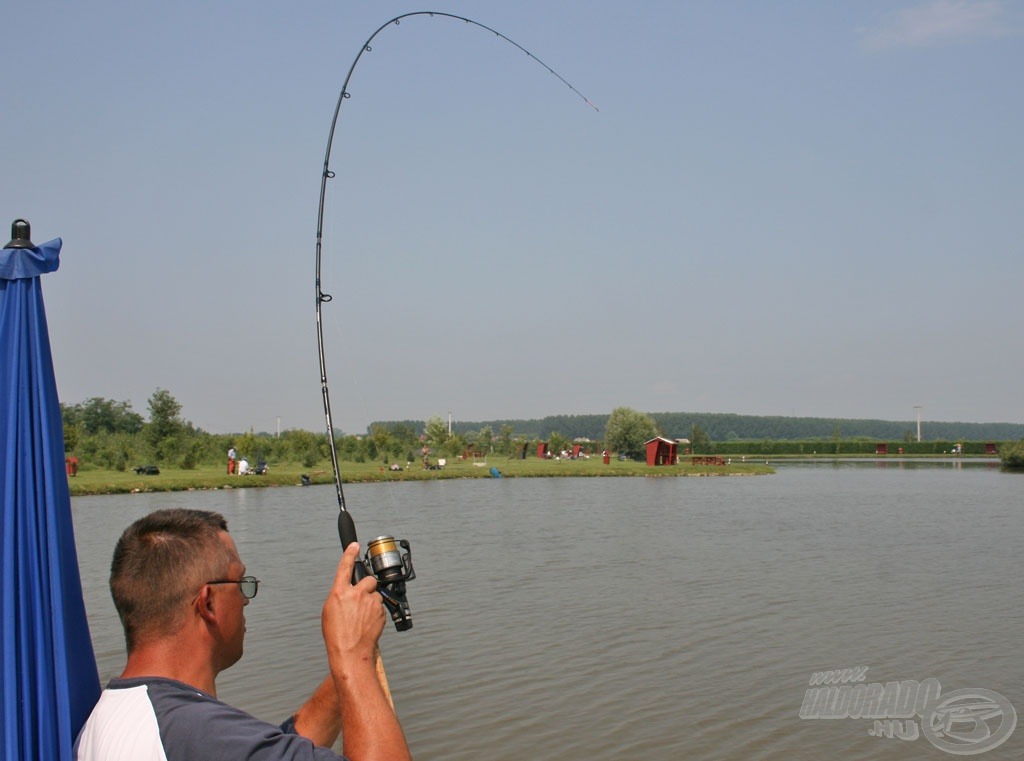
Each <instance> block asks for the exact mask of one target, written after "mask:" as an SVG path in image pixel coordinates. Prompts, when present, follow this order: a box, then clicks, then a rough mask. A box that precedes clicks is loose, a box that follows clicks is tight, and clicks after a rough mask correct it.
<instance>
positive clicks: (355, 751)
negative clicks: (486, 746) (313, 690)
mask: <svg viewBox="0 0 1024 761" xmlns="http://www.w3.org/2000/svg"><path fill="white" fill-rule="evenodd" d="M358 557H359V545H358V544H357V543H355V542H353V543H352V544H350V545H349V546H348V547H346V548H345V553H344V555H342V557H341V562H340V563H338V571H337V573H335V575H334V583H333V584H332V585H331V591H330V593H329V594H328V595H327V600H326V602H324V609H323V614H322V615H321V624H322V627H323V633H324V644H325V645H326V646H327V662H328V664H329V665H330V667H331V676H332V677H333V678H334V687H335V689H336V690H337V692H338V706H339V708H340V710H341V723H342V730H341V731H342V742H343V748H344V752H345V755H346V756H348V758H350V759H352V761H403V760H405V759H410V758H411V757H410V755H409V747H408V746H407V745H406V742H405V735H404V734H403V733H402V727H401V725H400V724H399V723H398V717H397V716H395V712H394V710H393V709H392V708H391V704H390V703H389V701H388V698H387V696H386V695H385V693H384V689H383V687H382V686H381V684H380V681H378V679H377V671H376V663H375V661H376V658H375V652H376V647H377V640H378V639H379V638H380V635H381V632H383V631H384V623H385V620H386V616H385V614H384V602H383V600H381V597H380V595H379V594H377V580H376V579H375V578H373V577H372V576H367V577H366V578H364V579H360V581H359V582H358V583H357V584H353V583H352V569H353V568H354V567H355V563H356V559H357V558H358Z"/></svg>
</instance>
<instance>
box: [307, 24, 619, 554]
mask: <svg viewBox="0 0 1024 761" xmlns="http://www.w3.org/2000/svg"><path fill="white" fill-rule="evenodd" d="M413 16H429V17H430V18H445V19H452V20H456V21H462V22H464V23H466V24H469V25H472V26H475V27H478V28H480V29H483V30H485V31H488V32H491V33H492V34H494V35H495V36H496V37H498V38H499V39H501V40H503V41H504V42H506V43H508V44H510V45H512V46H514V47H515V48H517V49H519V50H520V51H522V52H523V53H525V54H526V55H527V56H528V57H529V58H530V59H532V60H533V61H534V62H536V63H537V64H539V65H540V66H543V67H544V69H546V70H547V71H548V72H549V73H550V74H552V75H553V76H555V77H556V78H557V79H558V80H559V81H561V82H562V83H563V84H565V85H566V86H567V87H568V88H569V89H570V90H571V91H572V92H573V93H575V94H576V95H577V96H579V97H580V99H582V100H583V102H584V103H586V104H587V105H588V106H590V107H591V108H592V109H594V110H595V111H598V110H599V109H598V108H597V106H596V105H594V103H592V102H591V101H590V100H589V99H588V98H587V97H586V96H585V95H583V93H581V92H580V91H579V90H577V89H576V88H575V87H574V86H573V85H572V84H570V83H569V81H568V80H566V79H565V78H564V77H563V76H562V75H561V74H559V73H558V72H557V71H555V70H554V69H553V68H551V67H550V66H548V64H546V63H545V62H544V61H542V60H541V59H540V58H538V57H537V56H535V55H534V54H533V53H531V52H530V51H529V50H527V49H526V48H524V47H523V46H522V45H520V44H519V43H518V42H516V41H515V40H513V39H511V38H510V37H507V36H505V35H504V34H502V33H501V32H499V31H498V30H496V29H492V28H491V27H489V26H487V25H486V24H481V23H480V22H478V21H474V20H473V19H470V18H466V17H465V16H458V15H456V14H453V13H444V12H440V11H415V12H412V13H404V14H402V15H400V16H396V17H395V18H393V19H391V20H390V21H387V22H385V23H384V24H381V25H380V26H379V27H378V28H377V30H376V31H374V33H373V34H371V35H370V36H369V37H368V38H367V40H366V42H364V43H363V46H362V48H360V50H359V53H358V54H357V55H356V57H355V59H354V60H353V61H352V65H351V66H350V67H349V70H348V74H347V75H346V76H345V81H344V83H343V84H342V87H341V92H340V94H339V95H338V102H337V105H336V106H335V108H334V117H333V118H332V119H331V128H330V132H329V134H328V138H327V149H326V151H325V153H324V166H323V172H322V174H321V179H320V204H319V209H318V212H317V223H316V335H317V352H318V355H319V361H320V389H321V393H322V396H323V406H324V418H325V422H326V425H327V437H328V442H329V444H330V450H331V467H332V468H333V470H334V486H335V491H336V492H337V497H338V508H339V516H338V519H339V523H338V525H339V531H340V532H341V533H342V543H343V544H344V543H345V542H346V532H348V534H347V535H348V536H350V537H351V540H352V541H354V540H355V527H354V525H353V524H352V520H351V516H349V514H348V509H347V506H346V504H345V492H344V489H343V488H342V483H341V470H340V468H339V466H338V450H337V445H336V442H335V437H334V421H333V418H332V415H331V400H330V392H329V390H328V383H327V363H326V357H325V353H324V333H323V318H322V307H323V305H324V304H326V303H329V302H330V301H331V300H332V296H331V295H330V294H329V293H325V292H324V291H323V290H322V288H321V261H322V245H323V226H324V209H325V206H326V199H327V181H328V180H331V179H334V177H335V174H334V172H333V171H332V170H331V168H330V162H331V149H332V147H333V145H334V135H335V132H336V131H337V127H338V118H339V116H340V114H341V107H342V104H343V103H344V102H345V100H347V99H348V98H349V97H350V94H349V90H348V86H349V82H350V81H351V80H352V74H353V73H354V72H355V69H356V66H358V64H359V61H360V60H361V59H362V57H363V54H364V53H369V52H371V51H372V49H373V48H372V47H371V43H372V42H373V40H374V39H375V38H376V37H377V35H378V34H380V33H381V32H382V31H383V30H384V29H387V28H388V27H391V26H398V25H400V24H401V22H402V20H403V19H406V18H411V17H413Z"/></svg>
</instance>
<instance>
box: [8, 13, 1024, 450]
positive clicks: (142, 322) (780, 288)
mask: <svg viewBox="0 0 1024 761" xmlns="http://www.w3.org/2000/svg"><path fill="white" fill-rule="evenodd" d="M422 10H433V11H440V12H445V13H451V14H455V15H460V16H465V17H468V18H470V19H472V20H474V21H476V22H478V23H479V24H483V25H486V26H487V27H490V28H491V29H494V30H496V31H498V32H500V33H501V34H503V35H505V36H506V37H508V38H510V39H512V40H514V41H515V42H516V43H518V44H519V45H520V46H522V48H525V49H526V50H528V51H529V52H530V53H532V54H533V56H535V57H536V58H538V59H540V60H541V61H543V62H544V63H545V64H547V65H548V66H550V67H551V68H552V69H554V70H555V71H556V72H557V73H558V74H559V75H560V76H561V77H563V78H564V79H565V80H566V81H567V82H568V83H570V84H571V85H572V86H573V87H575V88H576V89H577V90H578V91H579V92H580V93H582V94H583V96H585V97H586V99H589V101H591V102H593V103H594V104H595V105H596V107H597V108H596V109H595V108H591V107H590V106H589V105H588V104H587V102H586V101H585V100H584V99H583V98H582V97H580V96H579V95H577V94H576V93H575V92H573V90H572V89H570V88H569V87H567V86H566V84H564V83H563V82H562V81H560V80H559V79H558V78H556V77H555V76H553V75H552V74H551V73H549V72H548V71H547V70H546V69H545V68H544V67H543V66H541V65H539V64H538V63H537V62H536V61H535V60H533V59H531V58H530V57H529V56H527V55H525V54H524V53H523V52H522V51H521V50H519V49H517V48H516V47H514V46H513V45H511V44H510V43H508V42H506V41H504V40H503V39H502V38H500V37H498V36H496V35H494V34H493V33H491V32H489V31H486V30H484V29H481V28H480V27H478V26H474V25H472V24H466V23H464V22H462V21H457V20H453V19H450V18H445V17H439V16H433V17H431V16H414V17H409V18H406V19H404V20H402V22H401V23H400V24H391V25H387V26H385V27H384V28H383V29H382V30H381V31H380V33H379V34H378V35H377V36H376V37H375V38H374V39H373V41H372V43H371V45H370V50H369V51H367V52H365V53H363V55H362V56H361V57H360V59H359V61H358V65H357V66H356V68H355V69H354V71H353V74H352V77H351V80H350V82H349V86H348V93H349V95H350V97H348V98H346V99H345V100H344V101H343V105H342V108H341V111H340V117H339V119H338V123H337V129H336V131H335V133H334V138H333V141H332V142H331V147H330V164H329V166H330V170H331V171H332V172H333V173H334V177H333V179H331V180H329V181H328V183H327V193H326V199H325V207H324V226H323V227H324V229H323V239H322V246H323V265H322V287H323V291H324V292H325V293H328V294H330V295H331V296H332V297H333V300H332V301H331V302H330V303H327V304H324V306H323V328H324V338H325V349H324V351H325V357H326V364H327V374H328V387H329V389H330V399H331V405H332V412H333V421H334V425H335V427H337V428H340V429H342V430H343V431H345V432H346V433H361V432H363V431H364V430H365V429H366V426H367V425H368V424H369V423H371V422H373V421H376V420H404V419H413V420H425V419H429V418H431V417H442V418H444V419H447V417H448V416H449V415H451V416H452V418H453V419H454V420H463V421H481V420H495V419H519V418H539V417H544V416H547V415H562V414H607V413H609V412H610V411H611V410H612V409H614V408H616V407H620V406H627V407H632V408H634V409H637V410H641V411H645V412H667V411H693V412H723V413H738V414H750V415H785V416H790V415H793V416H807V417H839V418H878V419H887V420H907V421H910V420H913V419H914V418H915V416H916V414H917V409H916V408H917V407H920V414H921V416H922V418H923V419H925V420H942V421H965V422H1013V423H1021V422H1024V400H1022V397H1021V394H1020V384H1021V379H1022V378H1024V354H1022V352H1021V351H1020V344H1019V343H1018V342H1019V340H1020V333H1021V327H1022V317H1021V309H1020V290H1021V286H1022V284H1024V263H1022V262H1024V257H1022V256H1021V254H1022V253H1024V251H1022V249H1024V150H1022V138H1021V136H1022V135H1024V98H1022V97H1021V88H1020V72H1022V71H1024V4H1021V3H1017V2H1009V0H1007V1H1006V2H1003V1H1001V0H978V1H971V0H923V1H921V2H918V1H916V0H911V1H910V2H898V1H897V2H875V1H873V0H863V1H858V2H839V3H821V2H816V1H813V0H804V1H802V2H797V1H792V2H789V1H780V2H774V3H754V2H733V1H731V0H722V1H714V2H712V1H711V0H706V1H699V2H697V1H695V2H643V1H638V2H631V3H623V2H605V1H603V0H592V1H590V2H582V1H581V0H561V1H553V0H543V1H540V0H519V1H517V2H514V3H510V2H497V1H496V0H495V1H494V2H487V1H484V0H478V1H477V2H464V1H462V0H448V2H442V3H438V4H432V5H409V4H406V3H398V2H390V1H389V0H378V1H376V2H353V1H345V0H333V2H326V1H316V2H307V1H306V0H295V2H290V3H280V2H265V1H264V0H246V1H245V2H242V1H241V0H220V1H218V0H215V1H214V2H208V1H204V2H193V0H178V1H177V2H174V3H152V2H141V3H140V2H128V0H122V1H121V2H112V1H108V0H96V1H95V2H90V3H63V2H59V3H58V2H51V1H50V0H39V1H38V2H32V3H27V2H17V3H11V4H9V5H8V7H6V8H5V12H4V28H5V41H4V56H3V61H4V62H3V65H2V66H0V94H2V98H3V102H4V106H3V118H2V119H0V151H2V154H0V178H2V182H0V224H3V225H5V227H4V228H3V229H4V230H5V231H6V229H7V228H6V225H9V224H10V222H11V221H13V220H14V219H17V218H25V219H27V220H29V222H30V223H31V224H32V237H33V240H34V241H35V242H36V243H42V242H44V241H47V240H50V239H52V238H57V237H60V238H62V240H63V242H64V248H63V250H62V253H61V266H60V269H59V271H58V272H56V273H53V274H50V275H47V276H45V278H44V280H43V291H44V297H45V302H46V310H47V317H48V320H49V328H50V338H51V344H52V348H53V354H54V364H55V371H56V375H57V383H58V388H59V392H60V396H61V401H63V402H64V403H65V404H76V403H79V402H82V401H85V400H86V399H89V398H91V397H103V398H107V399H113V400H117V401H128V402H130V403H131V405H132V407H133V409H135V411H137V412H139V413H141V414H143V415H144V416H148V408H147V402H148V399H149V397H150V396H151V395H152V394H153V392H154V391H155V390H156V389H158V388H162V389H167V390H168V391H170V392H171V394H172V395H173V396H174V397H175V398H176V399H177V400H178V401H179V402H180V403H181V405H182V416H183V417H184V418H186V419H188V420H190V421H191V422H192V423H193V424H194V425H196V426H198V427H200V428H202V429H204V430H207V431H210V432H214V433H231V432H242V431H249V430H253V431H257V432H259V431H267V432H274V431H275V430H286V429H290V428H301V429H305V430H313V431H317V430H324V429H325V419H324V413H323V405H322V394H321V385H320V372H319V365H318V354H317V344H316V314H315V279H314V273H315V252H316V231H317V215H318V203H319V197H320V184H321V175H322V172H323V166H324V160H325V156H326V154H327V148H328V137H329V133H330V128H331V123H332V118H333V115H334V110H335V106H336V104H337V102H338V96H339V93H340V92H341V89H342V85H343V83H344V81H345V76H346V74H347V73H348V71H349V68H350V66H351V65H352V63H353V61H354V60H355V58H356V56H357V54H359V52H360V50H362V48H363V45H364V43H365V42H366V41H367V40H368V39H369V38H370V37H371V35H373V34H374V32H375V31H376V30H377V29H378V28H380V27H381V26H382V25H386V24H387V22H388V21H389V20H390V19H392V18H394V17H396V16H399V15H402V14H405V13H411V12H414V11H422ZM6 240H7V238H6V237H5V238H4V241H6Z"/></svg>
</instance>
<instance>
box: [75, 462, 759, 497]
mask: <svg viewBox="0 0 1024 761" xmlns="http://www.w3.org/2000/svg"><path fill="white" fill-rule="evenodd" d="M492 467H494V468H497V469H498V470H499V471H500V472H501V474H502V476H503V477H506V478H545V477H552V476H570V477H583V478H585V477H603V476H625V477H629V476H633V477H635V476H648V477H651V476H725V475H729V476H736V475H761V474H765V473H772V472H773V471H772V469H771V468H770V467H768V466H766V465H764V464H760V465H758V464H753V463H734V464H730V465H724V466H723V465H690V464H689V459H688V458H687V459H686V462H685V463H683V464H680V465H666V466H660V467H649V466H648V465H647V464H646V463H642V462H620V461H619V460H612V461H611V462H610V463H608V464H607V465H605V464H604V463H603V462H602V460H601V458H599V457H591V458H590V459H589V460H541V459H539V458H536V457H533V458H529V459H526V460H510V459H496V458H490V459H489V460H487V461H486V462H485V461H483V460H478V461H477V462H471V461H464V460H455V461H449V462H448V463H447V464H446V465H445V467H444V468H442V469H440V470H425V469H424V468H423V466H422V465H420V464H419V463H412V465H410V466H408V467H407V466H406V465H405V463H402V470H397V471H393V470H390V469H389V468H388V467H386V466H383V465H381V464H380V463H357V462H342V463H340V468H341V474H342V480H343V482H344V483H368V482H375V481H427V480H437V479H442V478H491V477H492V476H491V472H490V469H491V468H492ZM303 475H306V476H308V477H309V480H310V482H311V483H313V484H329V483H333V482H334V476H333V474H332V472H331V464H330V462H328V461H324V462H322V463H319V464H317V465H316V466H314V467H312V468H304V467H303V466H302V465H301V464H299V463H281V464H276V463H274V464H271V466H270V469H269V471H268V473H267V474H266V475H263V476H229V475H227V474H226V473H225V469H224V468H223V467H198V468H195V469H193V470H182V469H180V468H175V467H161V468H160V474H159V475H155V476H143V475H137V474H136V473H135V471H127V472H123V473H122V472H118V471H114V470H100V469H83V470H79V472H78V475H76V476H73V477H70V478H69V479H68V483H69V484H70V486H71V494H72V496H84V495H89V494H129V493H135V492H152V491H188V490H191V489H239V488H260V487H270V486H298V485H299V484H300V483H301V481H302V476H303Z"/></svg>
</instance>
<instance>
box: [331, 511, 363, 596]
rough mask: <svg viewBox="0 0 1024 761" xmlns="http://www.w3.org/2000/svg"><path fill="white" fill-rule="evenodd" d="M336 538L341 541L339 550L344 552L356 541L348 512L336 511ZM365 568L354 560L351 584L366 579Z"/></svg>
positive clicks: (353, 523) (354, 527) (352, 523)
mask: <svg viewBox="0 0 1024 761" xmlns="http://www.w3.org/2000/svg"><path fill="white" fill-rule="evenodd" d="M338 538H339V539H341V549H342V550H344V549H345V548H346V547H348V546H349V545H350V544H352V542H357V541H359V540H358V539H356V523H355V521H353V520H352V514H351V513H350V512H349V511H348V510H340V511H338ZM366 576H367V573H366V566H365V565H364V564H363V561H362V560H359V559H358V558H357V559H356V564H355V566H354V567H353V568H352V583H353V584H356V583H357V582H358V581H359V580H360V579H363V578H366Z"/></svg>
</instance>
